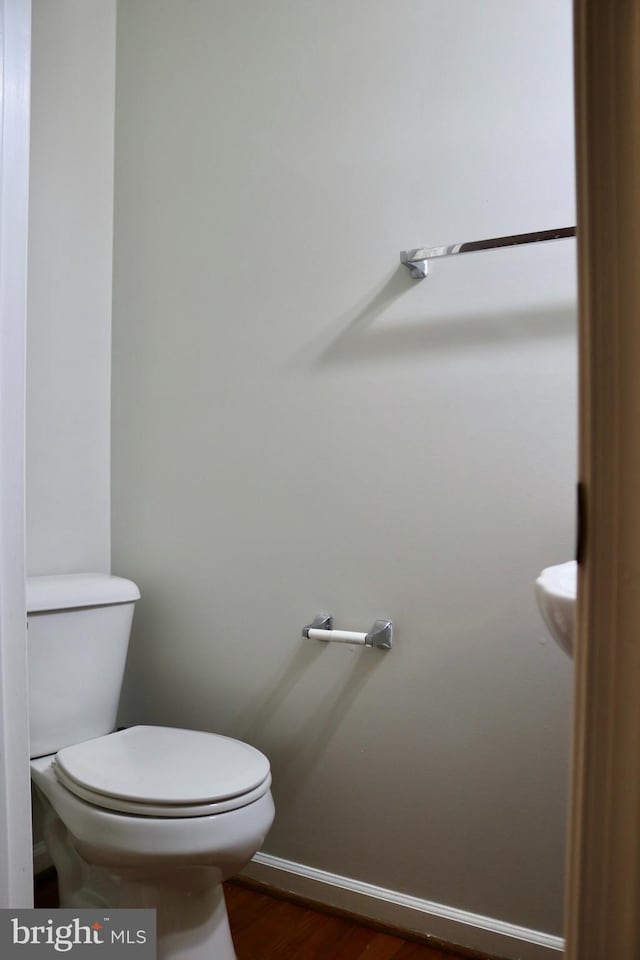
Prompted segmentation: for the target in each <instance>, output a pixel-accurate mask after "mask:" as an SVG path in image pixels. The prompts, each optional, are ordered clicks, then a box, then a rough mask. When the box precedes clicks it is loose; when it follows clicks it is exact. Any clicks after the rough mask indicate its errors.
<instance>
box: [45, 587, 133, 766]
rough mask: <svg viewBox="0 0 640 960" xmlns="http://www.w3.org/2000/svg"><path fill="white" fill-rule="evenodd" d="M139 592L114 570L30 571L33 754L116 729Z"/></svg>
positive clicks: (56, 749) (55, 750)
mask: <svg viewBox="0 0 640 960" xmlns="http://www.w3.org/2000/svg"><path fill="white" fill-rule="evenodd" d="M139 597H140V591H139V590H138V588H137V586H136V585H135V583H133V582H132V581H131V580H124V579H123V578H122V577H111V576H108V575H107V574H89V573H81V574H65V575H60V576H48V577H28V578H27V627H28V629H27V652H28V675H29V721H30V737H31V747H30V753H31V757H41V756H45V755H46V754H49V753H56V752H57V751H58V750H60V749H62V747H66V746H69V744H72V743H80V742H81V741H83V740H91V739H92V738H93V737H101V736H104V735H105V734H107V733H111V732H112V731H113V730H114V729H115V723H116V712H117V709H118V700H119V698H120V687H121V685H122V675H123V673H124V665H125V661H126V657H127V647H128V644H129V633H130V630H131V621H132V618H133V609H134V605H135V601H136V600H138V599H139Z"/></svg>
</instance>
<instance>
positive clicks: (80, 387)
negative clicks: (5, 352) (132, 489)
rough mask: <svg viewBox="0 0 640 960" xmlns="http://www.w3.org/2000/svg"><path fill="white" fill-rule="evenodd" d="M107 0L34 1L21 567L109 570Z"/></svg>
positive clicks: (111, 92) (110, 10) (110, 50)
mask: <svg viewBox="0 0 640 960" xmlns="http://www.w3.org/2000/svg"><path fill="white" fill-rule="evenodd" d="M115 15H116V4H115V0H55V2H52V0H34V2H33V38H32V47H33V49H32V101H31V166H30V216H29V285H28V343H27V451H26V454H27V490H26V503H27V564H28V572H29V573H31V574H39V573H63V572H69V571H85V570H86V571H90V570H98V571H101V570H109V565H110V505H109V499H110V479H109V456H110V451H109V447H110V436H109V433H110V410H109V407H110V376H111V359H110V351H111V344H110V339H111V283H112V242H113V136H114V97H115Z"/></svg>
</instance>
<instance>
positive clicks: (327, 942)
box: [35, 871, 465, 960]
mask: <svg viewBox="0 0 640 960" xmlns="http://www.w3.org/2000/svg"><path fill="white" fill-rule="evenodd" d="M225 897H226V901H227V910H228V911H229V923H230V925H231V932H232V934H233V941H234V943H235V947H236V953H237V954H238V960H465V958H462V957H461V956H460V955H459V954H455V953H451V952H450V951H448V950H447V951H445V950H441V949H435V948H432V947H429V946H427V945H426V944H424V943H414V942H413V941H410V940H405V939H404V938H402V937H398V936H392V935H391V934H389V933H381V932H380V931H378V930H373V929H371V927H367V926H364V925H363V924H361V923H358V922H356V921H354V920H351V919H350V918H346V917H338V916H333V915H332V914H330V913H325V912H321V911H319V910H314V909H312V908H311V907H309V906H304V905H301V904H298V903H292V902H290V901H289V900H284V899H281V898H280V897H274V896H271V895H270V894H268V893H264V892H262V891H261V890H256V889H253V888H252V887H247V886H245V885H244V884H241V883H237V882H235V881H231V882H230V883H226V884H225ZM35 905H36V907H56V906H57V905H58V889H57V884H56V879H55V874H54V873H53V871H52V872H50V873H48V874H47V875H45V876H43V877H42V878H38V879H37V881H36V886H35ZM211 960H215V958H213V957H212V958H211Z"/></svg>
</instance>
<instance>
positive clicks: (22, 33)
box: [0, 0, 33, 907]
mask: <svg viewBox="0 0 640 960" xmlns="http://www.w3.org/2000/svg"><path fill="white" fill-rule="evenodd" d="M30 60H31V2H30V0H0V78H1V95H2V104H1V108H0V138H1V164H0V907H29V906H32V905H33V883H32V872H31V871H32V863H31V844H32V840H31V804H30V802H29V790H30V781H29V716H28V709H27V650H26V647H27V643H26V616H25V598H24V593H25V582H24V573H25V560H24V552H25V545H24V541H25V534H24V501H25V493H24V446H25V419H24V411H25V380H26V377H25V356H26V350H25V338H26V336H25V335H26V311H27V224H28V201H29V104H30V79H31V78H30V72H31V65H30Z"/></svg>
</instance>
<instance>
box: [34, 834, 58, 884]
mask: <svg viewBox="0 0 640 960" xmlns="http://www.w3.org/2000/svg"><path fill="white" fill-rule="evenodd" d="M52 866H53V860H52V859H51V857H50V856H49V851H48V850H47V845H46V843H45V842H44V840H40V841H39V842H38V843H34V845H33V874H34V876H37V875H38V874H39V873H42V872H43V871H44V870H48V869H49V867H52Z"/></svg>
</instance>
